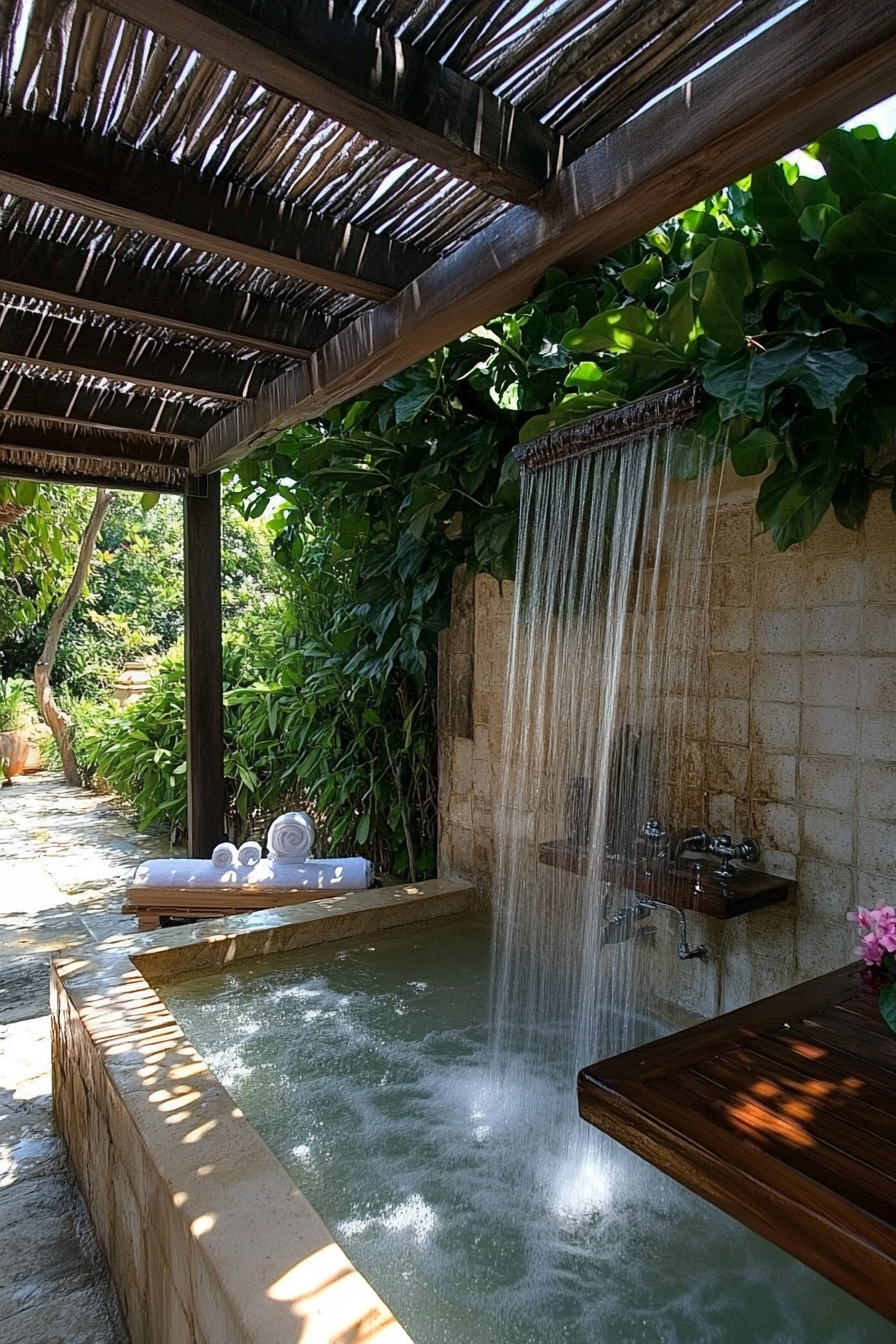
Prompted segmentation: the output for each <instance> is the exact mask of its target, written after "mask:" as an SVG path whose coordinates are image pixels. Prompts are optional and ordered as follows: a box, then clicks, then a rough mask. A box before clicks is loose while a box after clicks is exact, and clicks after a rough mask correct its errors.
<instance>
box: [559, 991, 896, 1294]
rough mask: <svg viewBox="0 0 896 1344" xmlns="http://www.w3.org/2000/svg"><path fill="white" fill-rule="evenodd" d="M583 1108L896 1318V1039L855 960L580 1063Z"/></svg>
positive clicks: (617, 1135)
mask: <svg viewBox="0 0 896 1344" xmlns="http://www.w3.org/2000/svg"><path fill="white" fill-rule="evenodd" d="M579 1111H580V1114H581V1115H582V1117H583V1118H584V1119H585V1120H588V1121H589V1122H590V1123H591V1124H593V1125H596V1126H597V1128H598V1129H602V1130H604V1131H606V1133H608V1134H610V1135H612V1136H613V1138H615V1139H618V1140H619V1142H620V1143H623V1144H625V1146H626V1147H627V1148H631V1149H632V1150H633V1151H634V1152H636V1153H638V1154H639V1155H640V1156H641V1157H644V1158H646V1159H647V1161H648V1162H652V1163H653V1165H654V1166H656V1167H659V1168H660V1169H661V1170H663V1171H665V1172H666V1173H667V1174H668V1175H670V1176H672V1177H674V1178H675V1180H677V1181H680V1182H681V1184H682V1185H685V1186H687V1187H688V1188H689V1189H691V1190H693V1191H695V1192H696V1193H697V1194H698V1195H702V1197H703V1198H704V1199H707V1200H709V1202H710V1203H712V1204H715V1205H716V1206H717V1207H718V1208H720V1209H723V1210H724V1211H725V1212H726V1213H729V1214H731V1215H732V1216H733V1217H734V1218H737V1219H739V1220H740V1222H742V1223H746V1225H747V1226H748V1227H751V1228H753V1230H754V1231H756V1232H759V1233H760V1234H761V1235H762V1236H764V1237H767V1238H768V1240H769V1241H773V1242H775V1243H776V1244H777V1245H778V1246H781V1247H783V1248H784V1250H785V1251H789V1253H790V1254H791V1255H793V1256H795V1257H796V1259H798V1260H802V1261H803V1262H804V1263H805V1264H807V1265H810V1266H811V1268H812V1269H814V1270H817V1271H818V1272H819V1273H820V1274H823V1275H824V1276H825V1277H826V1278H828V1279H830V1280H831V1281H832V1282H834V1283H836V1284H838V1285H839V1286H840V1287H841V1288H845V1289H846V1291H847V1292H850V1293H852V1294H853V1295H854V1296H856V1297H858V1298H860V1299H861V1300H862V1301H863V1302H866V1303H867V1304H868V1306H870V1307H872V1308H873V1309H874V1310H875V1311H878V1312H880V1313H881V1314H882V1315H884V1316H886V1317H887V1318H888V1319H890V1320H893V1321H896V1037H894V1036H893V1035H892V1033H890V1032H889V1031H888V1030H887V1028H886V1026H885V1025H884V1023H883V1020H882V1019H881V1017H880V1014H879V1012H878V1006H877V991H876V988H875V987H874V985H873V984H870V983H867V981H866V976H865V973H864V972H863V970H862V968H861V967H860V966H858V965H853V966H847V967H844V969H843V970H840V971H834V972H833V973H832V974H830V975H824V976H820V977H819V978H818V979H816V980H810V981H808V982H807V983H806V984H804V985H798V986H797V987H796V988H795V989H790V990H787V991H786V992H785V993H783V994H776V995H774V996H773V997H772V998H768V999H762V1000H760V1001H759V1002H758V1003H754V1004H750V1005H749V1006H748V1007H746V1008H741V1009H738V1010H737V1011H736V1012H733V1013H727V1014H725V1016H723V1017H718V1018H715V1019H713V1020H711V1021H708V1022H704V1023H700V1024H699V1025H698V1026H696V1027H690V1028H689V1029H688V1030H687V1031H681V1032H678V1033H677V1034H676V1035H673V1036H667V1037H665V1038H663V1039H661V1040H658V1041H653V1042H652V1043H651V1044H649V1045H646V1046H642V1047H640V1048H639V1049H637V1050H630V1051H627V1052H626V1053H625V1054H622V1055H616V1056H614V1057H613V1058H612V1059H607V1060H603V1061H601V1062H600V1063H597V1064H593V1065H591V1066H590V1067H589V1068H586V1069H583V1070H582V1072H581V1073H580V1074H579Z"/></svg>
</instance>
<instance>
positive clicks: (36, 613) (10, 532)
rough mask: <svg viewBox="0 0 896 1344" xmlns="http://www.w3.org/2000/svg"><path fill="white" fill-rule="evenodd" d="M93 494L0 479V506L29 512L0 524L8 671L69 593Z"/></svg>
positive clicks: (0, 641)
mask: <svg viewBox="0 0 896 1344" xmlns="http://www.w3.org/2000/svg"><path fill="white" fill-rule="evenodd" d="M92 493H93V492H92V491H85V490H73V489H72V488H71V487H70V486H64V485H41V486H38V485H37V484H36V483H35V482H34V481H0V504H8V503H13V504H19V505H21V506H22V507H23V508H24V509H26V510H27V512H25V513H24V514H23V515H22V516H21V517H20V518H18V519H17V520H16V522H14V523H11V524H10V525H9V526H8V527H4V528H0V665H2V666H3V667H4V670H6V671H14V670H17V668H18V659H17V656H16V646H17V645H21V644H22V643H24V642H25V641H26V640H27V635H28V632H29V631H30V630H31V629H32V628H33V627H34V625H35V623H36V622H38V621H40V619H41V617H42V616H43V615H44V613H45V612H46V611H48V610H49V609H50V608H51V607H53V606H54V605H55V604H56V602H58V601H59V599H60V598H61V596H62V594H63V593H64V592H65V588H66V585H67V583H68V580H69V576H70V574H71V572H72V569H73V568H74V564H75V556H76V554H77V543H78V538H79V537H80V535H81V531H82V529H83V528H84V525H85V523H86V522H87V518H88V515H89V514H90V508H91V503H92ZM10 654H11V656H10Z"/></svg>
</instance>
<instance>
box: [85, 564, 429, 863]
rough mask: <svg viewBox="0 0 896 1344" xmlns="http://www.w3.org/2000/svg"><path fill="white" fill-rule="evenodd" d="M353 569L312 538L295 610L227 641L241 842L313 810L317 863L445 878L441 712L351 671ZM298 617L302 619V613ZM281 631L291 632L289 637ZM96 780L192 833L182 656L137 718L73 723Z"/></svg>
mask: <svg viewBox="0 0 896 1344" xmlns="http://www.w3.org/2000/svg"><path fill="white" fill-rule="evenodd" d="M354 583H355V568H354V566H353V563H352V561H351V559H350V557H347V556H346V557H343V558H342V559H341V560H338V559H337V560H334V558H333V556H332V551H331V547H330V546H329V545H321V544H319V543H316V542H315V541H314V540H313V539H309V541H308V544H307V546H306V549H305V552H304V555H303V565H302V567H301V569H300V570H299V571H298V572H297V575H296V579H295V596H294V599H293V602H292V604H291V608H292V611H290V610H284V609H272V610H269V611H268V613H267V615H266V616H260V615H258V614H257V613H256V615H255V618H254V619H253V621H252V622H244V623H243V625H242V626H241V628H239V629H232V630H231V631H230V633H229V634H228V636H227V637H226V640H225V649H224V670H225V745H226V761H225V770H226V777H227V789H228V799H229V812H230V817H231V829H232V832H233V835H234V837H235V838H237V839H242V838H244V837H245V836H246V835H247V834H251V833H254V834H256V835H259V834H261V832H262V831H263V830H264V829H265V827H266V825H267V823H268V822H269V820H270V818H271V816H272V815H273V814H275V813H276V812H278V811H281V810H283V809H285V808H289V807H299V806H301V807H305V808H307V810H308V811H309V812H311V813H312V815H313V816H314V818H315V821H316V823H317V826H318V832H319V843H318V852H320V853H330V854H339V853H342V854H345V853H346V852H352V853H354V852H360V853H363V854H366V855H368V856H369V857H370V858H371V859H372V860H373V862H374V864H375V865H376V867H377V869H378V871H380V872H390V873H392V874H394V875H395V876H396V877H398V878H402V877H411V878H420V877H423V876H428V875H431V874H432V873H433V872H434V871H435V848H434V837H435V801H434V800H435V790H434V783H433V771H434V760H433V738H432V733H431V731H430V726H431V723H432V712H433V706H432V703H431V699H430V697H429V692H428V689H427V688H424V689H423V690H422V691H420V692H418V693H416V694H415V693H414V692H413V691H412V690H411V688H410V686H409V684H408V683H405V682H402V683H401V684H396V683H395V681H394V679H390V678H380V679H378V680H375V681H371V680H369V679H368V680H361V679H360V678H359V677H358V676H357V675H353V674H351V673H349V672H347V671H346V668H345V661H346V659H345V649H346V647H347V638H346V636H347V633H348V631H349V625H348V623H349V622H350V620H351V617H350V614H349V613H350V610H351V606H350V604H351V599H352V591H353V588H354ZM293 613H294V614H293ZM284 630H285V632H286V633H284ZM75 722H76V727H77V732H76V736H75V749H76V752H77V754H78V762H79V766H80V767H81V768H82V770H84V772H85V773H86V774H87V775H88V777H90V778H93V779H96V780H101V781H103V782H104V783H105V785H106V786H107V787H109V788H111V789H112V790H113V791H114V792H116V793H118V794H119V795H120V796H121V797H123V798H125V799H127V800H128V801H129V802H131V803H132V804H133V805H134V807H135V808H136V810H137V813H138V816H139V818H140V823H141V825H147V826H148V825H153V824H164V825H166V826H167V827H168V828H169V829H170V831H171V834H172V836H173V838H178V837H179V836H180V835H182V834H183V832H184V830H185V826H186V752H185V735H184V681H183V652H182V649H181V648H180V646H178V647H177V648H175V649H174V650H173V651H172V652H171V653H170V654H169V655H168V656H167V657H166V658H164V659H163V660H162V661H161V662H160V664H159V665H158V667H157V669H156V671H155V673H154V676H153V678H152V680H151V682H150V685H149V688H148V690H147V692H146V693H145V694H144V695H143V697H142V698H141V699H140V700H138V701H136V702H135V703H134V704H133V705H131V706H129V707H128V708H127V709H125V710H122V711H119V712H112V713H110V711H109V709H108V707H104V708H103V709H102V710H100V709H98V707H96V706H81V707H78V708H76V710H75Z"/></svg>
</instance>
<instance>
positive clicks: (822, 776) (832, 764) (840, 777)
mask: <svg viewBox="0 0 896 1344" xmlns="http://www.w3.org/2000/svg"><path fill="white" fill-rule="evenodd" d="M800 798H801V800H802V801H803V802H804V803H811V804H814V805H816V806H818V807H832V808H835V809H836V810H837V811H840V812H852V811H854V809H855V804H856V764H855V761H854V760H852V759H851V758H850V757H848V756H804V757H803V758H802V760H801V761H800Z"/></svg>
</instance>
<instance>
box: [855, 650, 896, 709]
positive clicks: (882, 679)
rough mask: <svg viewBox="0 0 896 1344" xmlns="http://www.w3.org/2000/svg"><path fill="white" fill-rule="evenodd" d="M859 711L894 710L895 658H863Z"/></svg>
mask: <svg viewBox="0 0 896 1344" xmlns="http://www.w3.org/2000/svg"><path fill="white" fill-rule="evenodd" d="M859 708H860V709H889V710H896V658H887V657H877V658H863V659H862V670H861V678H860V682H859Z"/></svg>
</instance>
